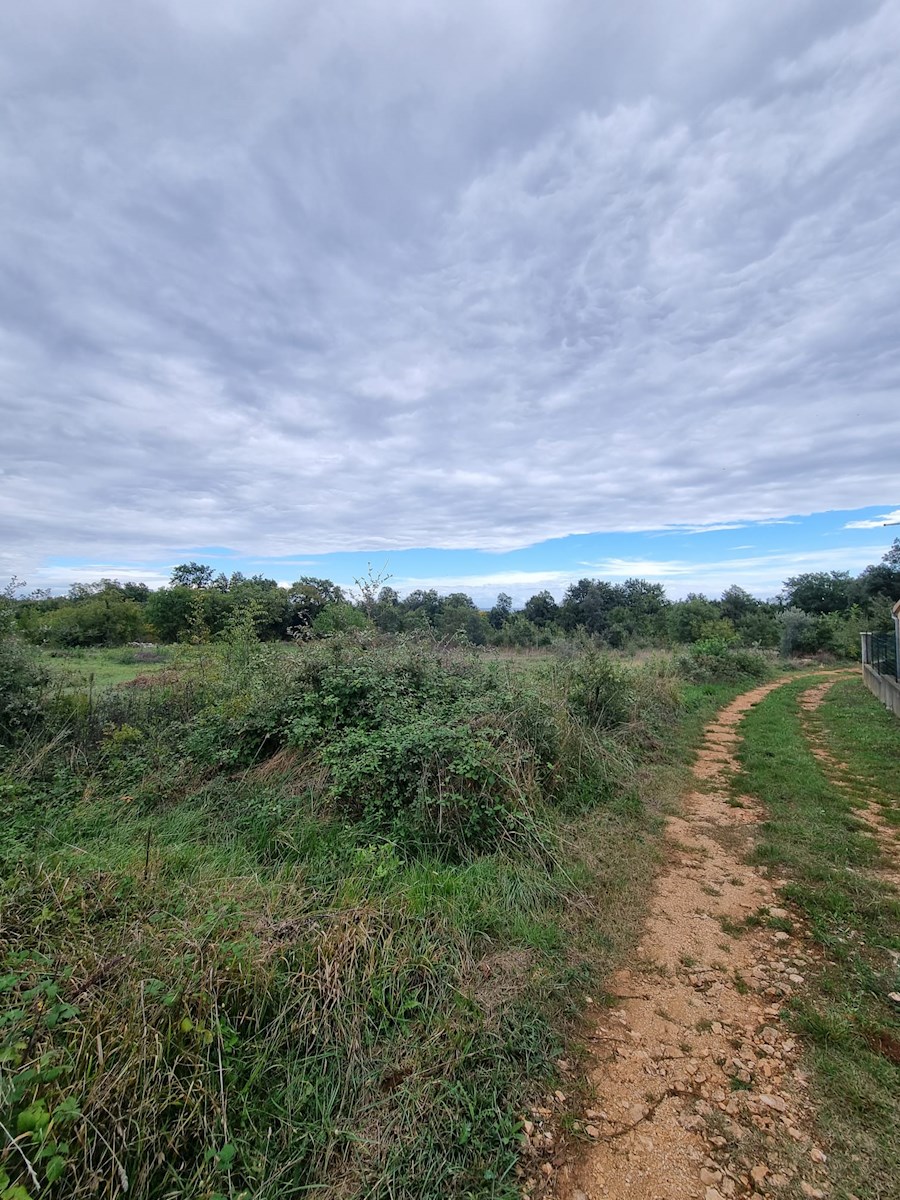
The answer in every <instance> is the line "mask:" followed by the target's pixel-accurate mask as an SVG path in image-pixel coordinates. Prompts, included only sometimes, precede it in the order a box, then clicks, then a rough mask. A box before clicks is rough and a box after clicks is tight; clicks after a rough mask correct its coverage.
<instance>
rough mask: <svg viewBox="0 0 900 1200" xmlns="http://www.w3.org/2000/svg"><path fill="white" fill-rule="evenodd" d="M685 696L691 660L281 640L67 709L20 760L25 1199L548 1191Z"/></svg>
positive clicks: (2, 1162) (191, 661)
mask: <svg viewBox="0 0 900 1200" xmlns="http://www.w3.org/2000/svg"><path fill="white" fill-rule="evenodd" d="M680 695H681V689H680V684H679V681H678V679H677V677H676V676H675V675H674V673H673V671H672V669H671V666H670V665H668V664H667V663H666V662H665V661H662V660H661V661H659V662H651V663H648V664H644V665H643V666H637V665H631V666H626V665H622V664H617V663H612V662H610V661H609V660H607V659H606V658H604V657H602V656H599V655H596V654H588V655H586V656H578V657H576V658H574V659H572V660H570V661H568V660H567V661H560V662H556V663H552V664H550V665H545V666H542V667H540V668H535V671H534V672H531V671H528V672H525V673H524V674H519V673H515V672H510V671H509V670H507V669H506V668H505V667H504V666H503V665H502V664H500V665H498V664H491V663H485V662H483V661H481V660H479V659H477V658H476V657H474V656H472V655H467V654H465V653H462V652H460V651H458V650H448V649H446V648H443V649H442V648H439V647H435V646H434V645H433V644H428V643H427V642H425V641H423V640H422V639H410V638H400V639H374V640H373V639H372V638H371V637H368V638H361V637H360V636H359V635H358V634H354V633H350V634H345V635H341V636H337V637H333V638H331V639H329V640H327V641H322V642H316V641H311V642H308V643H306V644H302V645H298V646H297V647H295V648H293V649H291V650H289V651H287V652H286V651H285V650H284V649H283V648H279V647H276V646H273V645H266V644H263V643H260V642H259V641H258V640H257V639H256V637H255V634H254V628H253V621H252V618H251V619H247V620H245V621H244V622H243V623H241V622H235V623H234V624H232V626H231V627H230V630H229V632H228V635H227V637H226V639H225V640H224V642H223V643H222V644H221V646H218V647H207V646H205V645H203V644H200V645H199V646H197V647H195V648H193V649H192V650H191V651H190V652H186V654H185V657H184V659H183V661H181V662H178V661H175V662H174V663H173V664H171V665H169V666H168V667H167V669H166V670H165V671H163V672H162V673H161V674H160V675H158V676H156V677H154V678H153V679H150V678H146V677H145V678H143V679H140V680H138V681H137V683H136V685H133V686H127V687H126V686H122V687H119V688H117V689H115V690H110V691H106V692H101V693H99V694H93V695H91V694H87V693H84V692H66V691H64V690H60V689H56V690H54V691H52V692H49V693H47V694H46V695H45V697H44V699H43V701H42V705H41V708H40V711H39V712H38V713H36V714H35V715H34V717H33V719H32V721H31V723H30V724H29V725H28V726H27V727H26V726H23V727H21V728H20V729H18V730H17V731H16V732H15V734H14V736H13V737H12V739H11V744H9V745H8V746H7V748H6V749H5V750H4V751H3V752H2V757H0V766H2V774H0V862H2V879H3V883H2V891H0V952H2V964H0V972H2V974H0V996H2V997H3V1001H4V1003H3V1013H2V1018H0V1067H2V1075H0V1107H2V1115H0V1121H2V1126H3V1127H4V1129H5V1130H8V1131H9V1134H8V1135H5V1136H7V1138H8V1139H9V1138H14V1139H15V1147H13V1146H12V1144H11V1142H10V1141H9V1140H7V1144H6V1149H5V1150H4V1151H3V1153H2V1157H0V1169H2V1171H3V1172H5V1175H0V1179H3V1180H4V1186H7V1185H8V1186H9V1187H11V1188H12V1189H13V1190H12V1191H11V1192H10V1193H9V1195H10V1200H11V1197H12V1196H16V1197H21V1196H24V1195H29V1196H34V1195H37V1193H38V1191H39V1189H40V1194H41V1195H47V1196H51V1197H63V1196H65V1197H67V1198H69V1197H71V1198H76V1197H81V1196H88V1195H92V1196H93V1195H97V1194H100V1195H103V1196H107V1197H113V1196H121V1195H125V1194H126V1188H127V1195H128V1196H136V1197H154V1198H155V1197H160V1196H164V1195H190V1196H196V1197H205V1198H207V1200H214V1198H217V1197H225V1196H227V1197H238V1196H246V1197H250V1196H253V1197H271V1198H272V1200H274V1198H275V1197H289V1196H299V1195H307V1194H309V1193H310V1191H315V1192H316V1193H317V1194H320V1195H323V1196H333V1197H338V1196H349V1195H366V1196H370V1197H374V1198H377V1197H384V1198H387V1197H395V1198H399V1197H410V1198H412V1197H417V1198H424V1197H434V1198H437V1197H448V1196H458V1197H463V1196H484V1197H487V1196H495V1197H510V1198H511V1197H512V1196H514V1195H516V1194H518V1190H519V1185H518V1184H517V1182H516V1179H515V1174H514V1170H515V1165H516V1161H517V1153H518V1145H519V1143H518V1132H517V1130H518V1125H517V1113H518V1112H519V1111H521V1109H520V1106H521V1105H522V1104H524V1103H525V1102H526V1101H527V1100H528V1099H529V1097H530V1096H533V1095H534V1094H535V1089H536V1088H538V1087H539V1086H541V1085H542V1084H543V1085H546V1081H547V1080H548V1079H549V1078H550V1077H551V1075H552V1072H553V1070H554V1067H553V1062H554V1059H555V1058H556V1057H557V1056H558V1055H559V1053H560V1050H561V1047H562V1044H563V1043H562V1040H561V1039H562V1036H563V1030H564V1028H565V1022H566V1021H567V1020H568V1019H569V1018H570V1016H571V1014H572V1012H573V1011H574V1003H575V999H574V998H575V996H576V995H583V992H584V991H585V990H586V988H587V987H588V986H593V984H592V983H591V970H592V969H596V968H597V967H599V968H600V969H602V968H603V965H604V963H606V964H607V965H608V964H609V963H610V962H611V959H612V956H613V955H614V954H615V953H616V951H617V948H618V947H619V946H620V945H621V944H622V941H623V939H624V938H625V937H626V935H627V927H628V920H629V917H628V915H627V914H628V913H629V912H632V913H633V914H634V916H635V918H637V915H638V914H639V902H638V897H636V896H635V897H631V894H630V893H629V890H628V889H629V888H632V889H633V888H635V887H637V888H638V889H640V888H641V887H642V883H641V881H642V878H643V875H642V872H643V873H646V871H647V870H648V869H649V866H648V864H649V855H648V853H647V851H646V849H644V850H642V849H641V847H643V846H645V845H646V842H647V838H648V836H649V828H650V826H649V825H648V820H649V818H648V815H647V814H646V812H645V811H644V808H643V805H642V802H641V799H640V797H639V795H638V791H637V779H638V772H639V770H641V769H643V766H645V765H646V763H647V761H648V759H649V758H652V757H654V756H656V757H658V756H660V755H663V754H665V753H666V752H667V744H668V743H667V738H668V737H669V736H670V731H671V728H672V723H673V720H674V718H675V716H676V714H677V712H678V709H679V705H680ZM586 939H593V940H592V941H591V942H590V945H588V941H587V940H586ZM591 964H593V967H592V965H591ZM17 1188H18V1189H22V1190H21V1191H16V1190H15V1189H17Z"/></svg>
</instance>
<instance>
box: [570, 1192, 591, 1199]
mask: <svg viewBox="0 0 900 1200" xmlns="http://www.w3.org/2000/svg"><path fill="white" fill-rule="evenodd" d="M572 1200H588V1195H587V1192H577V1191H576V1192H573V1193H572Z"/></svg>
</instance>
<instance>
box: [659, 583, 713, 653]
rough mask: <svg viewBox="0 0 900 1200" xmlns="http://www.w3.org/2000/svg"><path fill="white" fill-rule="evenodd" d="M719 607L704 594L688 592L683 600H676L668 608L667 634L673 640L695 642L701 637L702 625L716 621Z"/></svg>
mask: <svg viewBox="0 0 900 1200" xmlns="http://www.w3.org/2000/svg"><path fill="white" fill-rule="evenodd" d="M721 615H722V614H721V609H720V608H719V606H718V604H716V603H715V602H714V601H712V600H709V599H708V598H707V597H706V596H702V595H699V594H697V593H696V592H689V593H688V595H687V596H685V598H684V599H683V600H676V601H675V603H674V604H672V605H671V606H670V608H669V612H668V626H669V636H670V637H671V638H672V640H673V641H675V642H684V643H690V642H696V641H699V640H700V638H702V637H703V630H704V627H708V626H709V623H710V622H713V621H718V620H719V618H720V617H721Z"/></svg>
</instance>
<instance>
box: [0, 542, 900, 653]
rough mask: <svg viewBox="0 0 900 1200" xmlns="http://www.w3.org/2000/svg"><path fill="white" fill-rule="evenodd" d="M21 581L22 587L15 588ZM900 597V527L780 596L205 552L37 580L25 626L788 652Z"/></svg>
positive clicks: (63, 637) (165, 634) (807, 648)
mask: <svg viewBox="0 0 900 1200" xmlns="http://www.w3.org/2000/svg"><path fill="white" fill-rule="evenodd" d="M7 595H8V596H9V597H10V598H12V595H11V590H10V589H8V590H7ZM898 597H900V539H896V540H895V541H894V543H893V545H892V547H891V549H890V550H888V552H887V553H886V554H885V555H884V558H883V559H882V561H881V562H880V563H878V564H876V565H873V566H869V567H866V569H865V570H864V571H862V572H861V573H860V574H859V575H858V576H856V577H853V576H851V575H850V574H849V573H848V572H846V571H817V572H811V573H808V574H804V575H796V576H794V577H793V578H791V579H787V580H785V583H784V590H783V591H782V593H781V594H780V595H779V596H777V597H775V598H774V599H771V600H767V601H763V600H757V599H756V598H755V597H753V596H751V595H750V594H749V593H748V592H746V591H745V590H744V589H743V588H740V587H738V586H734V587H730V588H728V589H727V590H726V591H725V592H724V593H723V594H722V596H721V597H719V598H718V599H711V598H709V597H707V596H703V595H696V594H692V595H689V596H687V597H686V598H685V599H683V600H669V599H668V598H667V596H666V593H665V589H664V588H663V586H662V585H661V584H658V583H649V582H648V581H647V580H644V579H626V580H625V582H624V583H609V582H607V581H605V580H602V579H580V580H579V581H578V582H577V583H573V584H571V586H570V587H569V588H567V589H566V592H565V595H564V597H563V599H562V601H561V602H557V600H556V599H555V598H554V597H553V596H552V595H551V594H550V592H547V591H542V592H538V593H537V594H536V595H534V596H532V597H531V598H530V599H529V600H528V601H527V602H526V603H525V604H524V606H523V607H522V608H521V609H515V608H514V607H513V602H512V599H511V597H510V596H508V595H506V594H505V593H503V592H501V593H500V595H499V596H498V597H497V601H496V603H495V604H494V605H493V607H492V608H490V609H487V610H485V609H480V608H478V606H477V605H476V604H475V602H474V600H472V598H471V597H470V596H468V595H466V594H465V593H464V592H453V593H451V594H450V595H446V596H441V595H439V594H438V593H437V592H436V591H435V590H433V589H431V590H427V591H424V590H417V591H414V592H410V593H409V594H408V595H406V596H403V597H401V596H400V595H399V594H398V592H397V591H396V590H395V589H394V588H392V587H389V586H386V585H385V586H382V585H381V584H380V583H379V581H377V580H372V579H368V580H363V581H361V582H360V584H359V586H358V587H357V589H356V590H355V593H354V595H352V596H349V595H347V593H346V592H344V590H343V589H341V588H340V587H338V586H337V585H336V584H334V583H332V582H331V580H329V579H317V578H314V577H312V576H305V577H303V578H301V579H298V580H297V581H296V582H295V583H292V584H291V585H290V586H289V587H280V586H279V585H278V583H277V582H276V581H275V580H274V579H266V578H265V577H263V576H261V575H253V576H250V577H246V576H244V575H242V574H240V572H235V573H234V574H233V575H231V576H226V575H224V574H219V575H216V574H215V573H214V571H213V569H212V568H211V567H209V566H206V565H204V564H202V563H195V562H191V563H184V564H182V565H181V566H178V567H176V568H175V570H174V571H173V573H172V578H171V580H170V583H169V586H168V587H162V588H158V589H156V590H155V591H151V590H150V588H148V587H147V586H146V584H141V583H119V582H118V580H115V579H102V580H100V581H99V582H97V583H89V584H74V585H73V586H72V587H71V588H70V589H69V592H68V595H66V596H53V595H50V594H49V593H48V592H34V593H32V594H31V595H28V596H24V597H17V598H16V599H15V600H14V604H15V610H16V624H17V627H18V631H19V632H20V634H21V635H22V636H23V637H24V638H26V639H27V640H28V641H30V642H32V643H34V644H36V645H47V646H50V647H57V648H76V647H88V646H117V645H123V644H125V643H127V642H139V641H157V642H166V643H171V642H195V643H196V642H204V641H210V640H215V639H216V638H218V637H221V636H223V635H225V634H227V633H228V631H229V629H230V628H233V627H234V626H235V625H236V624H240V625H245V626H247V625H249V624H251V623H252V626H253V628H254V629H255V632H256V634H257V635H258V636H259V637H260V638H263V639H265V640H278V639H289V638H310V637H327V636H329V635H331V634H334V633H337V632H341V631H343V630H348V629H353V628H360V629H366V628H372V627H374V628H376V629H378V630H380V631H382V632H385V633H404V632H417V631H418V632H430V633H431V634H433V635H434V636H435V637H437V638H440V639H459V640H467V641H469V642H471V643H472V644H474V645H497V646H511V647H528V646H547V645H550V644H552V643H553V642H554V641H557V640H561V639H572V638H576V639H589V640H590V641H592V642H593V643H595V644H602V645H606V646H610V647H614V648H617V647H628V646H640V645H672V644H682V645H684V644H691V643H696V642H701V641H724V642H730V643H735V644H739V645H743V646H756V647H760V648H763V649H780V650H781V652H782V653H784V654H815V653H818V652H831V653H835V654H849V655H855V654H856V652H857V650H858V641H859V638H858V635H859V632H860V630H862V629H878V628H888V627H889V626H890V607H891V603H892V602H893V601H895V600H896V599H897V598H898Z"/></svg>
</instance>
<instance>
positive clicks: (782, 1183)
mask: <svg viewBox="0 0 900 1200" xmlns="http://www.w3.org/2000/svg"><path fill="white" fill-rule="evenodd" d="M777 686H779V685H778V684H777V683H775V684H767V685H766V686H764V687H759V688H756V689H754V690H753V691H751V692H747V693H746V694H745V695H743V696H740V697H739V698H738V699H737V700H735V701H734V702H733V703H732V704H730V705H728V707H727V708H725V709H723V711H722V712H721V713H720V714H719V715H718V717H717V718H716V720H715V721H713V722H712V724H711V725H710V726H709V727H708V729H707V731H706V736H705V740H704V743H703V747H702V749H701V750H700V753H699V755H698V757H697V761H696V764H695V768H694V788H693V790H692V791H691V792H690V793H689V794H688V795H687V796H686V797H685V800H684V805H683V814H682V815H681V816H678V817H675V818H673V819H671V820H670V822H669V824H668V830H667V833H668V846H669V855H668V864H667V867H666V868H665V869H664V871H663V872H662V874H661V876H660V878H659V879H658V881H657V886H656V893H655V896H654V898H653V900H652V903H651V909H650V915H649V919H648V923H647V928H646V932H645V934H644V937H643V939H642V941H641V944H640V945H639V947H638V953H639V960H638V963H637V964H636V965H635V966H634V967H632V968H630V969H628V970H623V971H620V972H619V973H618V974H617V975H616V977H615V979H614V981H613V984H612V985H611V991H612V993H613V994H614V995H616V996H617V997H618V998H619V1000H620V1006H619V1007H617V1008H615V1009H612V1010H604V1011H603V1013H602V1015H601V1016H600V1018H599V1019H598V1021H597V1024H596V1028H595V1030H594V1035H593V1038H592V1044H593V1045H594V1046H595V1047H596V1067H595V1068H594V1070H593V1072H592V1082H593V1084H594V1088H595V1096H596V1099H595V1100H594V1101H593V1107H592V1108H590V1109H588V1110H587V1111H586V1112H585V1113H584V1116H583V1120H582V1121H580V1122H578V1123H577V1132H578V1133H579V1135H580V1136H581V1137H582V1138H583V1139H584V1140H585V1141H586V1142H587V1146H586V1149H585V1153H584V1155H583V1156H582V1157H581V1159H580V1161H579V1162H577V1163H575V1164H572V1163H567V1162H559V1163H558V1165H556V1164H557V1161H558V1160H554V1163H545V1164H544V1166H543V1167H542V1170H543V1173H544V1178H540V1177H538V1178H534V1179H528V1178H526V1179H525V1180H524V1181H523V1182H524V1194H525V1195H526V1196H528V1195H532V1194H535V1193H536V1192H537V1191H539V1190H540V1188H541V1187H542V1185H546V1183H547V1182H548V1180H547V1175H548V1173H549V1172H548V1167H549V1168H550V1171H552V1172H553V1181H554V1183H555V1193H556V1195H557V1196H559V1197H561V1198H565V1200H601V1198H602V1200H625V1198H628V1200H686V1198H688V1197H700V1198H701V1200H721V1198H723V1197H725V1198H728V1197H756V1198H758V1200H767V1198H768V1197H773V1196H791V1197H803V1196H809V1197H817V1196H824V1195H826V1194H827V1188H828V1183H827V1177H826V1174H825V1172H826V1167H825V1165H824V1157H825V1156H824V1155H823V1153H822V1152H821V1150H820V1149H819V1147H817V1146H816V1145H815V1144H814V1142H813V1141H812V1139H811V1138H810V1136H809V1135H808V1133H807V1130H808V1127H809V1119H808V1118H809V1105H808V1101H807V1099H806V1079H805V1078H804V1075H803V1073H802V1071H801V1070H800V1069H799V1067H798V1065H797V1059H798V1053H799V1047H798V1046H797V1044H796V1042H795V1040H794V1038H793V1037H792V1036H791V1033H790V1031H789V1030H788V1029H787V1028H786V1027H785V1026H784V1025H783V1024H782V1022H781V1020H780V1017H779V1013H780V1012H781V1009H782V1006H783V1004H784V1002H785V1000H786V999H787V997H789V996H790V995H791V994H792V993H793V992H794V991H795V990H796V989H798V988H802V987H803V983H804V971H805V970H806V969H807V966H808V964H809V962H810V958H809V956H808V952H807V951H805V950H804V948H803V947H802V946H801V945H800V944H799V943H798V941H797V940H796V939H795V938H794V936H793V935H792V934H790V933H788V932H786V931H785V929H787V928H790V923H789V921H788V915H789V914H788V913H787V912H786V911H784V910H783V909H780V908H778V907H777V905H776V898H775V890H774V889H775V887H776V886H777V881H774V882H773V881H769V880H767V879H765V878H764V877H763V876H762V875H761V874H760V873H759V872H757V871H755V870H753V869H751V868H750V867H748V866H747V865H746V863H745V861H744V859H745V856H746V854H747V851H748V849H749V848H750V845H751V839H752V835H753V828H754V825H755V823H756V822H757V820H758V819H759V817H760V815H761V814H760V811H759V809H758V807H757V805H756V802H755V801H754V800H752V799H750V798H749V797H743V798H741V800H740V801H738V802H735V801H734V800H733V799H732V797H731V795H730V789H729V780H730V778H731V777H732V775H733V773H734V771H735V769H736V765H737V764H736V760H735V749H736V746H737V744H738V741H739V734H738V732H737V728H736V727H737V725H738V723H739V722H740V720H741V719H742V717H743V716H744V715H745V713H746V712H747V710H748V709H749V708H751V707H752V706H753V705H755V704H757V703H759V701H760V700H762V699H763V697H764V696H766V695H767V694H768V692H770V691H771V690H772V689H773V688H774V687H777ZM761 909H763V910H765V909H768V914H769V915H770V916H771V917H774V918H775V919H776V922H778V923H783V924H784V925H785V929H776V928H772V927H771V926H770V925H769V924H768V923H764V924H757V923H751V924H749V925H748V924H747V918H748V917H751V916H754V915H756V914H758V913H759V911H760V910H761ZM539 1122H540V1112H538V1113H537V1114H536V1119H535V1122H533V1123H532V1122H529V1125H531V1126H532V1128H531V1133H530V1136H531V1137H533V1138H537V1137H540V1136H541V1134H540V1129H539V1128H535V1125H537V1124H538V1123H539ZM529 1125H526V1134H528V1132H529Z"/></svg>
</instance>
